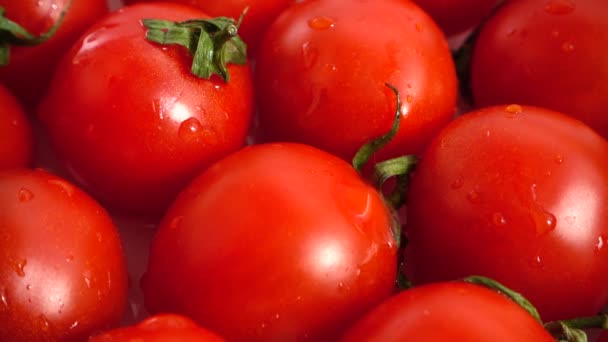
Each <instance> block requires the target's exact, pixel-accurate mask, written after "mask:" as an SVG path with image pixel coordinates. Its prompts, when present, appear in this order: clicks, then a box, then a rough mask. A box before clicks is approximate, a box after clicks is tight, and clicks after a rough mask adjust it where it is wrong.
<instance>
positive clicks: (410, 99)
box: [405, 95, 414, 103]
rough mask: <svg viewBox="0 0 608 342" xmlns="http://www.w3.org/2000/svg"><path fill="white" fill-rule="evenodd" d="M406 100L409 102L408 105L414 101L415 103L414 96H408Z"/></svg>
mask: <svg viewBox="0 0 608 342" xmlns="http://www.w3.org/2000/svg"><path fill="white" fill-rule="evenodd" d="M405 100H406V101H407V103H412V101H414V98H413V97H412V95H408V96H406V97H405Z"/></svg>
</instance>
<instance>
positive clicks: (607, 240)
mask: <svg viewBox="0 0 608 342" xmlns="http://www.w3.org/2000/svg"><path fill="white" fill-rule="evenodd" d="M607 245H608V236H605V235H600V236H598V238H597V243H596V245H595V253H599V252H600V251H601V250H602V249H604V248H605V247H606V246H607Z"/></svg>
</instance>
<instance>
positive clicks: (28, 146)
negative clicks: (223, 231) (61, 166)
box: [0, 84, 34, 170]
mask: <svg viewBox="0 0 608 342" xmlns="http://www.w3.org/2000/svg"><path fill="white" fill-rule="evenodd" d="M0 137H2V138H1V139H0V170H4V169H10V168H16V167H25V166H28V165H29V164H30V163H31V162H32V157H33V149H34V141H33V140H34V137H33V134H32V128H31V125H30V122H29V120H28V118H27V116H26V115H25V113H24V112H23V108H22V107H21V104H20V103H19V102H18V101H17V99H16V98H15V97H14V96H13V95H12V94H11V93H10V92H9V91H8V89H6V88H5V87H4V86H3V85H2V84H0Z"/></svg>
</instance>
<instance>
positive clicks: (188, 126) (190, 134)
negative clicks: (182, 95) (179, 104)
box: [177, 117, 203, 141]
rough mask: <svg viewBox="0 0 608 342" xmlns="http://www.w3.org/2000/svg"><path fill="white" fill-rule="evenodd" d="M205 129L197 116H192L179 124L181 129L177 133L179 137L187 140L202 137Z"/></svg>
mask: <svg viewBox="0 0 608 342" xmlns="http://www.w3.org/2000/svg"><path fill="white" fill-rule="evenodd" d="M202 130H203V126H202V125H201V123H200V121H198V119H197V118H194V117H191V118H188V119H186V120H184V121H183V122H182V123H181V124H180V125H179V130H178V132H177V134H178V135H179V137H180V138H181V139H183V140H185V141H194V140H196V139H198V138H200V136H201V133H202Z"/></svg>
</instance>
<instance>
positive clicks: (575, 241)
mask: <svg viewBox="0 0 608 342" xmlns="http://www.w3.org/2000/svg"><path fill="white" fill-rule="evenodd" d="M607 155H608V143H607V142H606V140H604V139H603V138H602V137H601V136H599V135H597V134H596V133H595V132H594V131H593V130H591V129H590V128H589V127H587V126H586V125H584V124H583V123H581V122H580V121H577V120H574V119H572V118H570V117H568V116H566V115H564V114H560V113H557V112H553V111H550V110H546V109H541V108H535V107H525V106H518V105H509V106H497V107H489V108H485V109H481V110H479V111H476V112H473V113H469V114H465V115H463V116H462V117H460V118H459V119H457V120H456V121H454V122H452V124H451V125H449V126H448V127H446V129H445V130H443V131H442V132H441V133H440V134H439V135H438V136H437V137H436V138H435V139H434V141H433V143H432V144H431V145H430V146H429V149H428V150H427V152H426V153H425V155H424V156H423V158H422V160H421V162H420V164H419V165H418V167H417V169H416V172H415V173H414V175H413V178H412V181H411V184H410V191H409V192H408V194H407V197H408V201H409V202H408V208H407V219H408V222H407V227H406V232H407V235H408V237H409V244H408V246H407V247H406V248H405V253H406V255H405V257H406V271H407V273H408V274H409V276H410V278H411V280H412V281H413V282H414V283H415V284H420V283H426V282H431V281H439V280H448V279H454V278H460V277H464V276H469V275H473V274H478V275H484V276H487V277H490V278H493V279H496V280H497V281H499V282H501V283H503V284H504V285H506V286H508V287H510V288H512V289H514V290H515V291H518V292H520V293H522V294H523V295H524V296H525V297H527V298H528V299H529V300H530V301H531V302H532V303H533V304H534V305H535V306H536V307H537V308H538V310H539V312H540V314H541V317H542V318H543V320H545V321H552V320H558V319H567V318H573V317H578V316H587V315H593V314H596V313H597V312H599V311H600V310H601V308H602V306H603V305H605V304H606V303H607V302H608V287H606V286H605V284H607V283H608V225H606V224H605V222H608V209H607V208H608V182H607V181H606V180H608V159H606V156H607Z"/></svg>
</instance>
